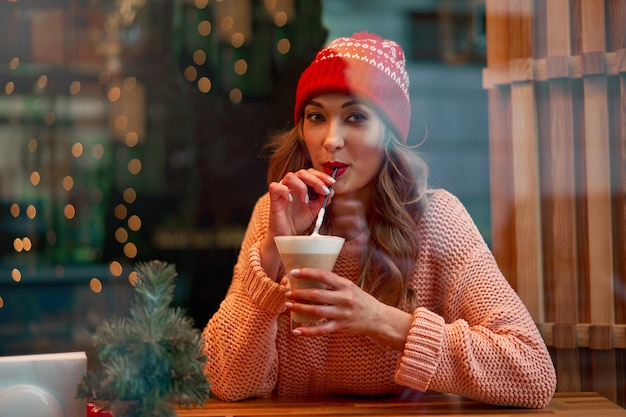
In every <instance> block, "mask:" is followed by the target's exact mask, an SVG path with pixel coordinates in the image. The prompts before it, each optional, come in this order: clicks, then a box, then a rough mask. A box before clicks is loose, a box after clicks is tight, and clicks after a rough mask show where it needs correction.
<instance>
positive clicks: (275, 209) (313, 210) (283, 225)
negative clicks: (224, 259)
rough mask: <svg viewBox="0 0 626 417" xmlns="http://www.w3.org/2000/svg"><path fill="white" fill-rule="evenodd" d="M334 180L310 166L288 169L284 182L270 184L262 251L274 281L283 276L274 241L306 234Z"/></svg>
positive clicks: (266, 269) (262, 258)
mask: <svg viewBox="0 0 626 417" xmlns="http://www.w3.org/2000/svg"><path fill="white" fill-rule="evenodd" d="M334 183H335V179H334V178H333V177H331V176H330V175H328V174H326V173H324V172H322V171H318V170H316V169H313V168H309V169H301V170H299V171H297V172H288V173H287V174H286V175H285V176H284V177H283V179H282V180H281V181H280V182H272V183H271V184H270V186H269V195H270V219H269V228H268V233H267V235H266V236H265V238H264V240H263V241H262V242H261V246H260V251H261V265H262V266H263V269H264V270H265V272H266V273H267V274H268V275H269V276H270V277H272V278H273V279H274V280H278V279H279V278H280V277H278V276H277V275H278V269H279V266H280V256H279V254H278V250H277V249H276V245H275V244H274V236H291V235H301V234H302V233H304V231H306V230H307V229H308V228H309V227H310V226H311V224H312V223H313V222H314V221H315V220H316V218H317V214H318V212H319V211H320V209H321V208H322V205H323V204H324V198H325V197H326V195H328V194H330V193H331V192H330V190H329V187H330V186H331V185H333V184H334ZM311 190H312V191H313V192H311ZM311 195H313V196H314V197H313V198H312V197H311ZM331 197H332V195H331ZM329 202H330V200H329Z"/></svg>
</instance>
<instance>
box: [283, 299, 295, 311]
mask: <svg viewBox="0 0 626 417" xmlns="http://www.w3.org/2000/svg"><path fill="white" fill-rule="evenodd" d="M292 307H293V303H292V302H291V301H286V302H285V308H287V309H288V310H290V309H291V308H292Z"/></svg>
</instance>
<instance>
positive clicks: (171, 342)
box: [77, 261, 209, 417]
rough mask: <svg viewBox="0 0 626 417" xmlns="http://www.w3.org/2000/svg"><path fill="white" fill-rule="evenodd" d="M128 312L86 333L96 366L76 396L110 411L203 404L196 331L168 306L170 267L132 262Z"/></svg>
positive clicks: (133, 412)
mask: <svg viewBox="0 0 626 417" xmlns="http://www.w3.org/2000/svg"><path fill="white" fill-rule="evenodd" d="M136 271H137V280H136V281H135V282H134V285H135V297H134V299H133V302H132V304H131V308H130V317H128V318H122V319H118V320H108V321H105V322H104V323H103V324H102V325H100V326H99V327H98V328H97V329H96V332H95V333H94V334H93V336H92V340H93V343H94V345H95V347H96V349H97V352H98V359H99V360H100V362H101V364H102V369H98V370H93V371H88V372H87V374H86V375H83V379H82V381H81V382H80V383H79V385H78V389H77V398H85V399H88V400H89V401H91V402H93V403H94V404H96V405H97V406H99V407H101V408H103V409H105V410H109V411H111V412H112V414H113V415H114V417H122V416H128V417H141V416H150V417H156V416H164V417H165V416H175V413H174V411H173V409H172V405H173V404H178V405H186V406H192V405H194V404H200V405H201V404H204V402H205V401H206V400H207V398H208V397H209V383H208V381H207V379H206V375H204V364H205V361H206V357H205V356H203V354H202V351H201V345H200V332H199V330H197V329H195V328H194V327H193V322H192V320H191V319H190V318H188V317H186V316H185V313H184V311H183V310H182V309H180V308H173V307H170V303H171V302H172V300H173V297H174V288H175V280H176V276H177V273H176V268H175V267H174V266H173V265H168V264H167V263H164V262H160V261H150V262H147V263H140V264H138V265H137V267H136Z"/></svg>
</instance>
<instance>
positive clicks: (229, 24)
mask: <svg viewBox="0 0 626 417" xmlns="http://www.w3.org/2000/svg"><path fill="white" fill-rule="evenodd" d="M234 24H235V20H234V19H233V17H232V16H224V17H223V18H222V20H221V21H220V27H221V28H222V30H223V31H224V32H228V31H229V30H231V29H232V28H233V25H234Z"/></svg>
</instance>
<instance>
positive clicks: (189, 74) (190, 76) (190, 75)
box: [183, 65, 198, 81]
mask: <svg viewBox="0 0 626 417" xmlns="http://www.w3.org/2000/svg"><path fill="white" fill-rule="evenodd" d="M183 74H184V75H185V79H186V80H187V81H194V80H195V79H196V78H198V71H197V70H196V67H194V66H193V65H189V66H188V67H187V68H185V71H184V72H183Z"/></svg>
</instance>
